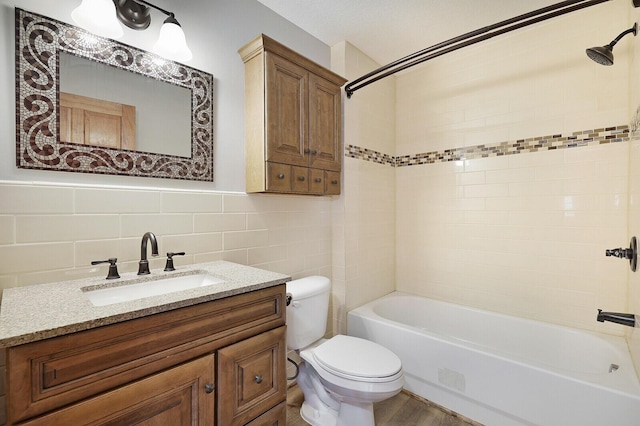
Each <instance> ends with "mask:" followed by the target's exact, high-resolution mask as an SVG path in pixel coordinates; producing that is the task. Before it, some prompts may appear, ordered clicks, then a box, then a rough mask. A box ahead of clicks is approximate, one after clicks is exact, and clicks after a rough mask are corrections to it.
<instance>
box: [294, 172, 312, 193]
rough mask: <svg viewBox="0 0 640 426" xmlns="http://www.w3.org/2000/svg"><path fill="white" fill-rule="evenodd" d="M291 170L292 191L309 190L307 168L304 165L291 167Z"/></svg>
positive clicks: (305, 191) (303, 191)
mask: <svg viewBox="0 0 640 426" xmlns="http://www.w3.org/2000/svg"><path fill="white" fill-rule="evenodd" d="M291 170H292V171H293V185H292V189H293V192H301V193H307V192H309V169H307V168H306V167H292V168H291Z"/></svg>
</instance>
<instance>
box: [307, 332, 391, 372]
mask: <svg viewBox="0 0 640 426" xmlns="http://www.w3.org/2000/svg"><path fill="white" fill-rule="evenodd" d="M312 354H313V359H314V361H316V364H317V365H318V367H320V368H322V369H323V370H325V371H326V372H328V373H330V374H332V375H335V376H338V377H341V378H344V379H347V380H351V381H356V382H365V383H380V382H390V381H394V380H397V379H398V377H400V376H402V363H401V361H400V358H398V356H397V355H396V354H394V353H393V352H391V351H390V350H389V349H387V348H385V347H383V346H381V345H379V344H377V343H374V342H371V341H369V340H365V339H361V338H358V337H353V336H344V335H337V336H334V337H332V338H331V339H329V340H327V341H326V342H324V343H322V344H321V345H319V346H317V347H315V348H313V350H312Z"/></svg>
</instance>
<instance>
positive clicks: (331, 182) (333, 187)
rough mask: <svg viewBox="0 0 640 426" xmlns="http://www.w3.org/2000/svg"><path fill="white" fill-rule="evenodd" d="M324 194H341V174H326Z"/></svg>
mask: <svg viewBox="0 0 640 426" xmlns="http://www.w3.org/2000/svg"><path fill="white" fill-rule="evenodd" d="M324 182H325V185H324V193H325V194H327V195H339V194H340V172H329V171H326V172H324Z"/></svg>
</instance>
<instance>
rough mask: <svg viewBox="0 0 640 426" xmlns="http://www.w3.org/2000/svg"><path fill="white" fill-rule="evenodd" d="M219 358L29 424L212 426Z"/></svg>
mask: <svg viewBox="0 0 640 426" xmlns="http://www.w3.org/2000/svg"><path fill="white" fill-rule="evenodd" d="M214 368H215V364H214V356H213V355H209V356H205V357H202V358H199V359H197V360H195V361H191V362H189V363H186V364H183V365H181V366H179V367H175V368H172V369H170V370H167V371H165V372H162V373H158V374H156V375H154V376H151V377H148V378H146V379H143V380H140V381H138V382H134V383H132V384H129V385H126V386H123V387H121V388H118V389H116V390H113V391H111V392H107V393H104V394H102V395H99V396H97V397H94V398H91V399H88V400H85V401H83V402H80V403H77V404H75V405H71V406H68V407H66V408H63V409H61V410H58V411H54V412H53V413H50V414H47V415H44V416H42V417H38V418H36V419H33V420H30V421H27V422H25V423H22V424H23V425H29V426H35V425H43V426H44V425H54V424H55V425H80V424H101V425H131V424H145V425H212V424H213V421H214V418H215V415H214V414H215V413H214V409H215V400H214V396H215V392H213V390H214V388H213V386H214V383H215V381H214Z"/></svg>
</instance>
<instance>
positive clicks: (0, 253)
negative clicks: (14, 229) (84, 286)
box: [0, 242, 74, 274]
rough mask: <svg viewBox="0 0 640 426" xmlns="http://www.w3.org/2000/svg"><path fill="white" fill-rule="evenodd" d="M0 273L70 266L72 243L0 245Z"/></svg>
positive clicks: (71, 263)
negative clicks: (0, 264)
mask: <svg viewBox="0 0 640 426" xmlns="http://www.w3.org/2000/svg"><path fill="white" fill-rule="evenodd" d="M0 259H2V272H1V273H2V274H13V273H22V272H32V271H46V270H55V269H64V268H71V267H73V266H74V262H73V243H70V242H69V243H65V242H60V243H57V242H56V243H43V244H14V245H5V246H0Z"/></svg>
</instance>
